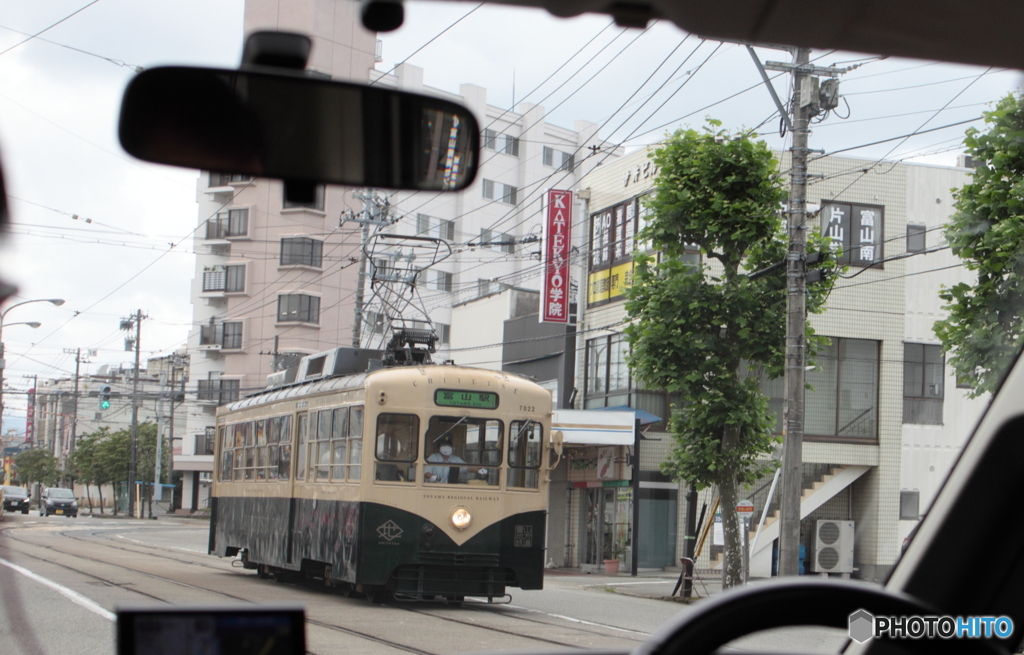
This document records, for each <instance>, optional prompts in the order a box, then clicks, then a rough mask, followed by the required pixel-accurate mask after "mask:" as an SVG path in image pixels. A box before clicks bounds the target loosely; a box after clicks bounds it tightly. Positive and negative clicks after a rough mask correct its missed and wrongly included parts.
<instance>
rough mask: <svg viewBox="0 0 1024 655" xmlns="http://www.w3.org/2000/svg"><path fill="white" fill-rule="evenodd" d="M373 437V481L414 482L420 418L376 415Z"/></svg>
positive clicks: (408, 415) (399, 415)
mask: <svg viewBox="0 0 1024 655" xmlns="http://www.w3.org/2000/svg"><path fill="white" fill-rule="evenodd" d="M376 434H377V439H376V443H375V444H374V452H375V454H376V456H377V462H376V469H375V471H374V479H376V480H381V481H385V482H412V481H414V480H415V479H416V464H415V462H416V458H417V457H418V456H419V435H420V418H419V417H418V416H416V415H415V414H380V415H378V416H377V432H376Z"/></svg>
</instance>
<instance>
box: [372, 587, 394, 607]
mask: <svg viewBox="0 0 1024 655" xmlns="http://www.w3.org/2000/svg"><path fill="white" fill-rule="evenodd" d="M390 596H391V594H389V593H388V592H387V590H386V589H374V590H372V591H367V592H366V598H367V600H369V601H370V602H371V603H373V604H374V605H383V604H384V603H386V602H388V599H389V598H390Z"/></svg>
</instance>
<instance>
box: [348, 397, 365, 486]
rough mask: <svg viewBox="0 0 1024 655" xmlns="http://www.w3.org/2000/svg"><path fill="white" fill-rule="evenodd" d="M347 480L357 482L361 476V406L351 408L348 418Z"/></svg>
mask: <svg viewBox="0 0 1024 655" xmlns="http://www.w3.org/2000/svg"><path fill="white" fill-rule="evenodd" d="M348 462H349V464H348V479H349V481H353V482H358V481H359V479H360V478H361V477H362V474H363V466H362V463H363V406H362V405H356V406H355V407H353V408H352V410H351V411H350V413H349V418H348Z"/></svg>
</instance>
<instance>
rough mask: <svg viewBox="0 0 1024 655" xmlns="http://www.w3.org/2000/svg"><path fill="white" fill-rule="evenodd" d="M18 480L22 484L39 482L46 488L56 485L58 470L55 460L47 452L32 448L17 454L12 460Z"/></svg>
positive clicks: (51, 454) (58, 476)
mask: <svg viewBox="0 0 1024 655" xmlns="http://www.w3.org/2000/svg"><path fill="white" fill-rule="evenodd" d="M14 465H15V466H16V467H17V468H18V478H19V479H20V480H21V481H22V482H24V483H29V484H31V483H33V482H39V483H41V484H43V485H45V486H47V487H49V486H53V485H55V484H57V479H58V478H60V469H59V463H58V462H57V458H56V457H54V456H53V453H51V452H50V451H48V450H44V449H41V448H34V449H32V450H25V451H22V452H20V453H18V455H17V457H15V458H14Z"/></svg>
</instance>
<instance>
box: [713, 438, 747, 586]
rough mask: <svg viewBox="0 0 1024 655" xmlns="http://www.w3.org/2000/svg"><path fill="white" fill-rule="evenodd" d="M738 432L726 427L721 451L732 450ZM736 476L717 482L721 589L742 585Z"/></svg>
mask: <svg viewBox="0 0 1024 655" xmlns="http://www.w3.org/2000/svg"><path fill="white" fill-rule="evenodd" d="M739 436H740V435H739V430H738V429H736V428H733V427H726V428H725V430H724V432H723V434H722V449H723V450H726V449H728V450H733V449H735V448H736V446H737V444H738V442H739ZM736 491H737V490H736V476H735V475H733V474H732V473H731V472H728V471H727V472H726V474H725V475H723V476H722V477H721V479H720V480H719V482H718V493H719V494H720V495H721V498H722V505H721V507H722V534H723V536H724V537H725V552H724V553H723V555H722V588H723V589H729V588H730V587H738V586H740V585H742V584H743V541H742V535H741V534H740V530H741V528H740V519H739V515H737V514H736V504H737V503H738V502H739V498H738V497H737V495H736Z"/></svg>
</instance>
